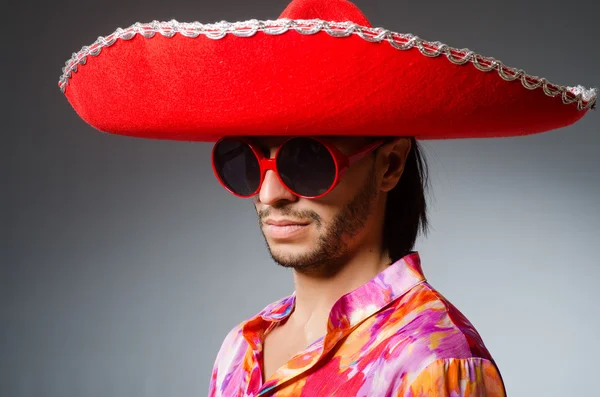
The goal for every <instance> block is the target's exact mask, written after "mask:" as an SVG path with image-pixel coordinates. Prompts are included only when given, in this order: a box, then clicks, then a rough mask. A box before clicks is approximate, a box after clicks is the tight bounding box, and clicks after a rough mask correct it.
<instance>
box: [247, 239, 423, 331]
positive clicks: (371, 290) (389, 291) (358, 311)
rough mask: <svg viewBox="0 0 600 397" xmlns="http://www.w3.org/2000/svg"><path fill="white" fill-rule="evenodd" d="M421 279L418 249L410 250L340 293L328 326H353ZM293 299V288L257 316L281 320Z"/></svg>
mask: <svg viewBox="0 0 600 397" xmlns="http://www.w3.org/2000/svg"><path fill="white" fill-rule="evenodd" d="M424 281H426V279H425V276H424V274H423V270H422V269H421V259H420V257H419V253H418V252H417V251H412V252H410V253H409V254H407V255H405V256H404V257H402V258H400V259H398V260H397V261H396V262H394V263H392V264H391V265H390V266H388V267H387V268H386V269H384V270H383V271H381V272H380V273H379V274H378V275H377V276H375V277H374V278H372V279H371V280H369V281H368V282H366V283H365V284H363V285H361V286H360V287H358V288H357V289H355V290H353V291H351V292H349V293H347V294H345V295H343V296H342V297H340V298H339V299H338V300H337V301H336V302H335V304H334V305H333V307H332V308H331V311H330V313H329V322H328V330H332V329H346V328H351V327H353V326H354V325H356V324H358V323H360V322H361V321H362V320H364V319H366V318H368V317H370V316H372V315H373V314H375V313H376V312H378V311H379V310H381V309H383V308H384V307H385V306H387V305H388V304H389V303H391V302H392V301H394V300H396V299H397V298H399V297H400V296H402V295H404V294H405V293H406V292H408V290H410V289H411V288H412V287H414V286H415V285H417V284H419V283H422V282H424ZM295 301H296V293H295V291H294V293H293V294H292V295H290V296H287V297H285V298H283V299H281V300H279V301H277V302H274V303H272V304H270V305H269V306H267V307H266V308H264V309H263V310H262V311H261V312H260V313H259V314H258V315H257V316H260V317H262V319H263V320H266V321H280V320H282V319H284V318H286V317H288V316H289V315H290V314H291V313H292V311H293V309H294V305H295Z"/></svg>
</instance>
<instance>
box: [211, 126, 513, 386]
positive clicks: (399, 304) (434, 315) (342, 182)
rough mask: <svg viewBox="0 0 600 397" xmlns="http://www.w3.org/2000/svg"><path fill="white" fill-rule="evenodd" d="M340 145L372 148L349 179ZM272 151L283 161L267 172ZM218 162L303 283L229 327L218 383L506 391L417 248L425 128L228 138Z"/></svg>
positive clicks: (349, 150)
mask: <svg viewBox="0 0 600 397" xmlns="http://www.w3.org/2000/svg"><path fill="white" fill-rule="evenodd" d="M328 146H329V148H328ZM333 148H335V149H333ZM329 150H333V151H335V150H339V151H340V152H341V153H342V155H341V156H340V158H345V156H351V155H352V154H354V153H359V154H358V155H357V156H356V157H353V158H352V162H353V163H352V164H349V168H347V170H346V172H345V173H344V175H343V177H342V178H341V179H337V177H336V175H335V169H333V171H332V167H328V166H327V165H328V164H330V163H331V162H332V161H333V160H332V159H333V158H334V156H332V155H331V154H330V152H329ZM284 156H285V157H284ZM268 158H271V159H276V166H275V169H269V170H266V171H265V170H263V171H262V172H261V171H260V168H261V165H260V164H261V163H263V164H266V159H268ZM343 162H344V161H343V160H342V161H340V163H343ZM213 164H214V166H215V170H216V172H217V178H219V180H220V181H221V183H222V184H223V186H224V187H225V188H226V189H228V190H229V191H230V192H232V193H234V194H236V195H238V196H242V197H252V199H253V202H254V205H255V207H256V212H257V215H258V219H259V225H260V228H261V231H262V233H263V235H264V238H265V241H266V243H267V246H268V248H269V252H270V254H271V257H272V258H273V260H274V261H275V262H276V263H278V264H279V265H281V266H284V267H287V268H291V269H292V274H293V277H294V285H295V291H294V293H293V294H292V295H291V296H288V297H285V298H283V299H282V300H280V301H278V302H275V303H273V304H271V305H269V306H268V307H266V308H265V309H264V310H262V311H261V312H260V313H258V314H257V315H256V316H254V317H252V318H250V319H248V320H247V321H244V322H242V323H241V324H239V325H238V326H237V327H235V328H234V329H233V330H232V331H231V332H230V333H229V335H227V337H226V338H225V341H224V342H223V346H222V347H221V350H220V351H219V353H218V357H217V360H216V363H215V367H214V370H213V373H212V378H211V385H210V390H209V396H237V395H277V396H299V395H301V396H355V395H356V396H438V395H446V394H443V393H446V392H448V394H447V395H448V396H450V395H452V396H454V395H460V396H463V395H464V396H484V395H485V396H505V395H506V393H505V390H504V385H503V382H502V378H501V375H500V372H499V370H498V368H497V366H496V364H495V362H494V360H493V358H492V356H491V355H490V353H489V352H488V351H487V349H486V347H485V345H484V343H483V341H482V339H481V337H480V336H479V335H478V333H477V331H476V330H475V328H474V327H473V326H472V325H471V323H469V321H468V320H467V319H466V318H465V317H464V316H463V315H462V314H461V313H460V311H459V310H458V309H457V308H455V307H454V306H453V305H452V304H451V303H450V302H449V301H448V300H446V299H445V298H444V297H443V296H442V295H441V294H440V293H438V292H437V291H436V290H435V289H433V287H431V286H430V285H429V284H428V283H427V281H426V279H425V276H424V275H423V272H422V269H421V266H420V258H419V254H418V252H416V251H411V249H412V247H413V245H414V242H415V239H416V237H417V233H418V231H419V229H426V224H427V217H426V204H425V197H424V187H425V186H424V182H425V181H426V172H425V169H426V168H425V167H424V166H425V164H424V162H423V160H422V158H421V154H420V151H419V148H418V144H417V143H416V141H415V140H414V138H407V137H403V138H391V139H390V138H388V139H366V138H358V137H320V138H318V140H314V139H311V138H304V137H300V138H299V137H268V138H264V137H261V138H252V139H236V138H224V139H222V140H220V141H219V142H218V143H217V144H216V145H215V148H214V150H213ZM263 167H264V166H263ZM255 171H256V172H255ZM253 174H255V176H256V178H254V177H252V175H253ZM261 174H262V175H263V179H261V178H260V175H261ZM240 175H245V176H246V177H245V178H243V179H240V178H239V176H240ZM336 180H337V181H338V183H337V184H335V182H333V184H330V183H331V181H336ZM309 196H312V197H310V198H309Z"/></svg>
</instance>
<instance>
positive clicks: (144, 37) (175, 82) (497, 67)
mask: <svg viewBox="0 0 600 397" xmlns="http://www.w3.org/2000/svg"><path fill="white" fill-rule="evenodd" d="M59 87H60V88H61V90H62V91H63V92H64V93H65V95H66V97H67V98H68V100H69V102H70V103H71V105H72V106H73V108H74V109H75V111H76V112H77V113H78V114H79V115H80V116H81V117H82V118H83V120H85V121H86V122H87V123H89V124H90V125H92V126H93V127H95V128H96V129H98V130H100V131H105V132H110V133H114V134H121V135H128V136H135V137H143V138H155V139H169V140H187V141H215V140H217V139H218V138H219V137H221V136H227V135H238V136H239V135H255V136H256V135H258V136H260V135H350V136H352V135H361V136H364V135H392V136H415V137H416V138H417V139H449V138H484V137H506V136H517V135H527V134H533V133H539V132H544V131H548V130H552V129H556V128H560V127H564V126H567V125H570V124H572V123H574V122H576V121H577V120H579V119H580V118H581V117H583V116H584V114H585V113H586V112H587V111H588V110H589V109H591V108H593V106H594V105H595V102H596V90H595V89H586V88H583V87H581V86H578V87H567V86H560V85H556V84H552V83H549V82H548V81H546V80H545V79H543V78H539V77H535V76H530V75H528V74H526V73H525V72H523V71H522V70H517V69H514V68H510V67H507V66H505V65H503V64H502V63H501V62H499V61H497V60H495V59H493V58H486V57H483V56H480V55H478V54H475V53H474V52H472V51H469V50H467V49H455V48H451V47H449V46H446V45H445V44H441V43H439V42H427V41H424V40H421V39H419V38H418V37H416V36H413V35H410V34H401V33H395V32H391V31H388V30H385V29H381V28H370V27H366V26H360V25H357V24H356V23H353V22H327V21H323V20H320V19H311V20H292V19H278V20H275V21H257V20H250V21H245V22H238V23H227V22H221V23H216V24H207V25H203V24H200V23H197V22H195V23H179V22H177V21H170V22H156V21H154V22H152V23H148V24H139V23H138V24H135V25H132V26H131V27H129V28H127V29H124V30H123V29H118V30H117V31H116V32H114V33H113V34H111V35H109V36H107V37H104V38H103V37H100V38H98V40H97V41H96V42H95V43H94V44H92V45H91V46H89V47H83V48H82V49H81V51H79V52H78V53H76V54H73V56H72V58H71V59H70V60H69V61H67V63H66V66H65V68H64V69H63V75H62V76H61V78H60V81H59Z"/></svg>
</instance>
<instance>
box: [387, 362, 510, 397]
mask: <svg viewBox="0 0 600 397" xmlns="http://www.w3.org/2000/svg"><path fill="white" fill-rule="evenodd" d="M396 395H397V396H406V397H409V396H410V397H426V396H427V397H450V396H453V397H463V396H464V397H466V396H487V397H506V389H505V387H504V383H503V381H502V376H501V375H500V372H499V371H498V367H497V366H496V365H495V364H494V363H493V362H492V361H490V360H488V359H485V358H481V357H468V358H440V359H436V360H434V361H432V362H430V363H429V364H428V365H427V366H426V367H425V368H424V369H423V370H421V371H420V372H419V373H417V374H416V375H415V376H414V377H413V379H411V380H410V382H409V383H407V387H406V388H405V389H403V390H400V391H399V392H398V393H397V394H396Z"/></svg>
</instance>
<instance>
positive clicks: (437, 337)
mask: <svg viewBox="0 0 600 397" xmlns="http://www.w3.org/2000/svg"><path fill="white" fill-rule="evenodd" d="M393 310H394V311H395V313H394V315H396V316H397V317H398V320H399V327H398V331H397V334H396V335H395V338H394V339H395V341H396V342H397V343H402V342H404V343H407V342H410V343H411V344H413V345H414V346H413V348H414V347H417V346H418V347H420V355H421V357H422V359H423V360H425V361H432V360H434V359H438V358H468V357H481V358H486V359H489V360H491V359H492V357H491V354H490V352H489V351H488V350H487V348H486V346H485V344H484V342H483V338H482V337H481V335H480V334H479V332H478V331H477V329H476V328H475V326H474V325H473V324H472V323H471V321H469V319H468V318H467V317H466V316H465V315H464V314H463V313H462V312H461V311H460V310H459V309H458V308H457V307H456V306H454V305H453V304H452V303H451V302H450V301H449V300H448V299H446V298H445V297H444V296H443V295H442V294H441V293H440V292H438V291H437V290H435V289H434V288H433V287H432V286H431V285H430V284H428V283H426V282H425V283H420V284H418V285H417V286H415V287H414V288H412V289H411V290H410V291H409V292H408V293H406V294H405V295H404V296H402V297H401V298H400V299H399V300H398V302H396V304H395V305H394V308H393Z"/></svg>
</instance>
